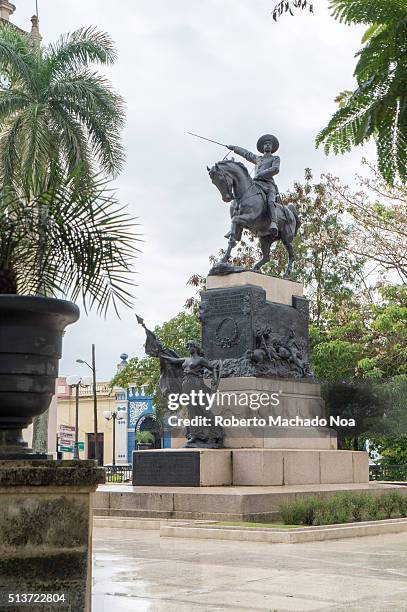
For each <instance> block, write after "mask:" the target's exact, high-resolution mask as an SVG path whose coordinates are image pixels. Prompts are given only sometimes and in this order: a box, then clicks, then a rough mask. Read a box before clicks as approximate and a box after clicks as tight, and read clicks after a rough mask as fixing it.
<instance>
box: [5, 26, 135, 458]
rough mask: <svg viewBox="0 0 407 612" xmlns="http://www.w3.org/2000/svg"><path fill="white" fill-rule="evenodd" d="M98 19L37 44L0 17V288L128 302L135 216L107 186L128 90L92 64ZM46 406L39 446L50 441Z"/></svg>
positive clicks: (103, 43)
mask: <svg viewBox="0 0 407 612" xmlns="http://www.w3.org/2000/svg"><path fill="white" fill-rule="evenodd" d="M115 58H116V52H115V49H114V46H113V43H112V41H111V39H110V37H109V36H108V35H107V34H104V33H101V32H98V31H97V30H95V29H94V28H87V29H81V30H78V31H76V32H74V33H73V34H68V35H66V36H62V37H61V38H60V39H59V40H58V41H57V43H55V44H50V45H48V46H47V47H41V46H40V43H39V41H38V39H35V38H33V37H30V36H28V35H25V34H23V33H20V32H18V31H17V30H16V29H15V28H13V27H12V26H10V24H1V25H0V293H19V294H23V293H24V294H34V295H42V296H44V295H45V296H57V295H63V296H69V297H71V298H72V299H76V298H77V297H82V298H83V301H84V302H85V304H86V305H89V306H90V307H92V306H94V305H96V306H97V307H98V308H99V310H101V311H103V312H106V310H107V308H108V307H109V305H110V304H113V305H114V307H116V304H117V301H121V302H124V303H125V304H129V303H130V299H131V292H130V286H131V284H132V282H131V276H130V275H131V272H132V259H133V256H134V255H135V252H136V251H137V249H136V248H135V245H134V240H136V239H137V238H136V237H135V236H134V234H133V233H132V221H131V219H129V217H128V215H126V214H125V213H124V212H123V211H122V210H120V209H118V207H117V205H116V201H115V200H114V197H113V196H112V195H111V194H109V193H107V191H106V185H105V184H104V178H101V177H114V176H115V175H116V174H118V172H119V171H120V170H121V168H122V165H123V161H124V153H123V148H122V146H121V142H120V132H121V128H122V126H123V122H124V104H123V100H122V98H121V97H120V96H119V95H117V94H116V93H115V92H114V91H113V90H112V88H111V86H110V84H109V82H108V81H107V79H106V78H104V77H103V76H100V75H99V74H98V73H96V72H95V70H94V69H93V68H92V66H91V65H92V64H95V63H98V64H102V65H105V64H111V63H113V62H114V60H115ZM47 420H48V418H47V413H45V414H44V415H43V417H40V418H37V419H35V422H34V434H33V447H34V449H35V450H37V451H39V452H43V451H45V452H46V451H47V443H46V439H47V436H46V431H47Z"/></svg>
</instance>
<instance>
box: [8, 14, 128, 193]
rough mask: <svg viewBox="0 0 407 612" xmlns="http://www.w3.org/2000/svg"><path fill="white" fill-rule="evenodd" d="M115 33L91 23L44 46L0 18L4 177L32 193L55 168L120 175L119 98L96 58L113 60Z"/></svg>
mask: <svg viewBox="0 0 407 612" xmlns="http://www.w3.org/2000/svg"><path fill="white" fill-rule="evenodd" d="M115 57H116V52H115V49H114V46H113V43H112V41H111V39H110V37H109V36H108V35H107V34H104V33H101V32H98V31H97V30H95V29H94V28H87V29H80V30H77V31H76V32H74V33H73V34H68V35H65V36H62V37H61V38H60V39H59V40H58V42H57V43H55V44H50V45H48V46H46V47H41V46H40V45H39V43H38V42H37V41H35V40H33V39H32V38H31V37H30V36H28V35H24V34H22V33H20V32H18V31H17V30H16V29H14V28H13V27H12V26H10V24H1V25H0V77H1V78H0V184H1V185H2V186H6V187H7V188H8V189H12V188H16V190H17V191H20V190H21V188H23V189H24V192H25V196H26V198H27V199H28V200H30V199H31V198H32V197H33V196H34V197H35V196H37V195H38V194H40V193H43V192H45V191H46V190H47V189H48V188H49V186H50V179H51V178H52V176H53V169H54V167H55V166H56V165H57V166H58V167H64V168H65V169H66V172H67V175H69V176H72V175H73V173H74V172H75V169H76V168H77V167H78V166H80V167H81V172H80V176H81V179H82V180H84V178H87V179H89V178H91V177H92V175H93V174H94V173H95V172H98V171H103V172H104V173H106V174H107V175H110V176H115V175H116V174H117V173H118V172H119V171H120V169H121V167H122V164H123V160H124V154H123V148H122V146H121V143H120V132H121V128H122V125H123V121H124V110H123V107H124V104H123V100H122V98H121V97H120V96H119V95H117V94H116V93H115V92H114V91H113V90H112V88H111V86H110V84H109V82H108V81H107V79H106V78H105V77H103V76H101V75H99V74H98V73H96V72H95V71H94V69H93V68H92V67H91V64H93V63H99V64H111V63H113V62H114V60H115Z"/></svg>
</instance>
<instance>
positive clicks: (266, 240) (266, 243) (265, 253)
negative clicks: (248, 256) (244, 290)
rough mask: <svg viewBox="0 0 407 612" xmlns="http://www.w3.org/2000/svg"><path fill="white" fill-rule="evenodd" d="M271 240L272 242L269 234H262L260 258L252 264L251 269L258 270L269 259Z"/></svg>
mask: <svg viewBox="0 0 407 612" xmlns="http://www.w3.org/2000/svg"><path fill="white" fill-rule="evenodd" d="M272 242H273V239H272V237H271V236H262V237H261V238H260V248H261V253H262V258H261V259H260V260H259V261H258V262H256V263H255V264H254V266H253V268H252V269H253V271H257V270H260V268H261V267H262V266H264V264H266V263H267V262H268V261H269V259H270V247H271V244H272Z"/></svg>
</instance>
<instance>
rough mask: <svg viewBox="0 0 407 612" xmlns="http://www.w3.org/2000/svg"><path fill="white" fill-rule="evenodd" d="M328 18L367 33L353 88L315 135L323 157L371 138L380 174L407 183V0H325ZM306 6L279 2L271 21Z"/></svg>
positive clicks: (298, 2)
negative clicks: (361, 27) (360, 26)
mask: <svg viewBox="0 0 407 612" xmlns="http://www.w3.org/2000/svg"><path fill="white" fill-rule="evenodd" d="M329 6H330V8H331V10H332V15H333V17H334V18H335V19H337V20H338V21H340V22H342V23H345V24H347V25H353V24H366V25H367V26H369V27H368V30H367V32H366V33H365V35H364V37H363V39H362V43H363V44H364V47H363V48H362V49H361V50H360V51H359V52H358V53H357V58H358V61H357V64H356V67H355V72H354V75H355V77H356V80H357V88H356V89H355V90H354V91H353V92H342V94H340V95H339V97H338V102H339V109H338V111H337V112H336V113H335V114H334V116H333V117H332V119H331V120H330V121H329V123H328V125H327V126H326V127H325V128H324V129H323V130H322V131H321V132H320V133H319V134H318V136H317V139H316V142H317V144H318V145H320V144H324V146H325V151H326V152H327V153H329V152H330V151H331V150H332V151H333V152H334V153H335V154H338V153H345V152H347V151H350V150H351V149H352V147H354V146H357V145H360V144H363V143H364V142H366V141H367V140H369V139H371V138H372V137H373V138H374V139H375V140H376V145H377V155H378V160H379V170H380V172H381V174H382V176H383V177H384V179H385V180H386V181H387V182H388V183H393V182H394V180H395V179H396V177H397V175H398V176H399V177H400V179H401V180H402V182H403V183H404V182H406V181H407V0H386V1H385V2H383V0H330V3H329ZM292 7H297V8H302V9H305V8H309V7H310V3H309V2H306V1H304V2H301V1H300V0H298V1H296V2H293V3H292V2H289V1H286V0H283V1H282V2H279V3H278V4H277V5H276V7H275V9H274V12H273V16H274V18H275V19H277V17H278V16H279V15H281V14H282V13H283V12H287V11H289V12H290V13H291V14H293V13H292Z"/></svg>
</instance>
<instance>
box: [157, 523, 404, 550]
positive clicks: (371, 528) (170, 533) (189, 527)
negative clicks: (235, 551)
mask: <svg viewBox="0 0 407 612" xmlns="http://www.w3.org/2000/svg"><path fill="white" fill-rule="evenodd" d="M405 531H407V519H387V520H384V521H374V522H366V523H347V524H343V525H322V526H318V527H298V528H292V529H274V528H272V527H271V528H264V529H261V528H255V527H232V526H231V527H221V526H216V525H214V524H212V525H211V524H210V523H206V524H200V525H196V522H194V523H193V522H190V523H178V524H175V523H171V522H168V523H166V524H164V523H161V527H160V536H161V537H167V538H168V537H173V538H195V539H205V540H206V539H209V540H235V541H242V542H268V543H271V544H298V543H301V542H321V541H325V540H338V539H342V538H355V537H362V536H372V535H382V534H387V533H402V532H405Z"/></svg>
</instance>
